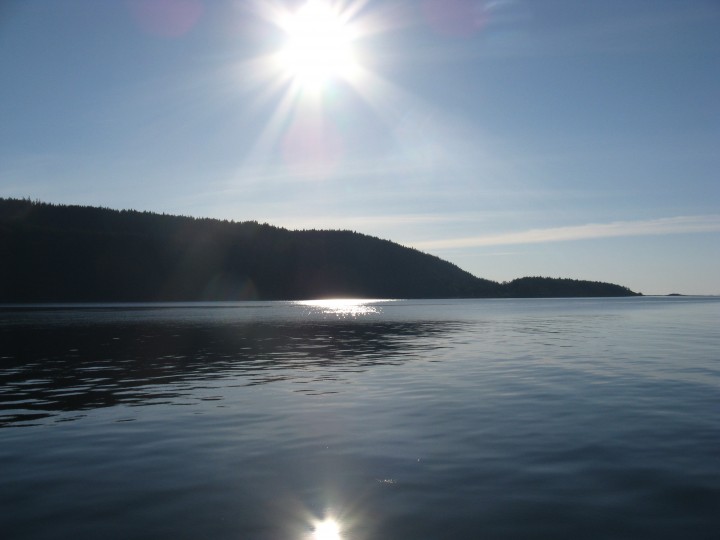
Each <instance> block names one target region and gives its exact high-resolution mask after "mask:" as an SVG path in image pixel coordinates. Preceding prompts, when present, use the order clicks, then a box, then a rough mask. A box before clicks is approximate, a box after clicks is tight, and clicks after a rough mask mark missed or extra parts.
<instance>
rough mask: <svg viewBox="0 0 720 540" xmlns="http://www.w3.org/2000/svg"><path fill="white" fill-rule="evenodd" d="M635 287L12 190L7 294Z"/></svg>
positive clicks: (103, 297)
mask: <svg viewBox="0 0 720 540" xmlns="http://www.w3.org/2000/svg"><path fill="white" fill-rule="evenodd" d="M632 294H634V293H633V292H632V291H630V290H629V289H626V288H625V287H620V286H618V285H612V284H607V283H597V282H587V281H574V280H554V279H549V278H523V279H522V280H515V281H513V282H510V283H507V284H499V283H496V282H493V281H489V280H486V279H481V278H478V277H475V276H473V275H471V274H469V273H468V272H465V271H464V270H461V269H460V268H458V267H457V266H455V265H453V264H451V263H449V262H447V261H444V260H442V259H440V258H438V257H435V256H432V255H428V254H425V253H421V252H419V251H417V250H415V249H411V248H407V247H403V246H400V245H398V244H394V243H392V242H389V241H387V240H380V239H378V238H373V237H370V236H367V235H363V234H359V233H354V232H350V231H317V230H310V231H289V230H286V229H282V228H278V227H273V226H270V225H267V224H259V223H257V222H240V223H238V222H232V221H220V220H214V219H196V218H190V217H181V216H171V215H160V214H154V213H149V212H137V211H128V210H122V211H118V210H109V209H104V208H94V207H81V206H58V205H52V204H47V203H40V202H31V201H29V200H18V199H0V302H93V301H98V302H109V301H175V300H177V301H190V300H242V299H267V300H271V299H272V300H280V299H303V298H322V297H364V298H463V297H464V298H477V297H505V296H513V297H520V296H626V295H632Z"/></svg>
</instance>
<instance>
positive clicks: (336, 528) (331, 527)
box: [312, 519, 342, 540]
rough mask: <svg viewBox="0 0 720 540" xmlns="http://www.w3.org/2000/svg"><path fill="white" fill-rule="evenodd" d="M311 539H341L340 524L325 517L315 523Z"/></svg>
mask: <svg viewBox="0 0 720 540" xmlns="http://www.w3.org/2000/svg"><path fill="white" fill-rule="evenodd" d="M312 538H313V540H342V536H340V525H339V524H338V522H337V521H335V520H334V519H326V520H325V521H321V522H319V523H317V524H316V525H315V530H314V531H313V537H312Z"/></svg>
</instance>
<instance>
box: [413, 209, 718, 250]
mask: <svg viewBox="0 0 720 540" xmlns="http://www.w3.org/2000/svg"><path fill="white" fill-rule="evenodd" d="M702 232H720V215H707V216H678V217H671V218H660V219H651V220H647V221H614V222H612V223H589V224H587V225H575V226H571V227H553V228H549V229H530V230H528V231H521V232H513V233H504V234H494V235H485V236H473V237H466V238H450V239H447V240H431V241H427V242H418V243H416V244H414V247H416V248H418V249H455V248H468V247H483V246H503V245H514V244H541V243H546V242H566V241H570V240H589V239H593V238H613V237H623V236H658V235H666V234H687V233H702Z"/></svg>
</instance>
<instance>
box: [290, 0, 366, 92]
mask: <svg viewBox="0 0 720 540" xmlns="http://www.w3.org/2000/svg"><path fill="white" fill-rule="evenodd" d="M280 27H281V29H282V30H283V32H284V33H285V41H284V45H283V47H282V49H281V50H280V52H279V53H278V56H277V59H278V61H279V63H280V67H281V69H282V71H283V72H284V73H285V74H286V75H287V76H288V77H289V78H291V79H292V80H293V81H295V82H297V83H299V84H300V86H301V87H303V88H314V89H320V88H322V87H323V86H325V84H326V83H328V82H329V81H332V80H337V79H345V78H350V77H351V76H352V74H353V72H354V71H355V70H356V69H357V67H358V66H357V60H356V53H355V51H354V48H353V41H354V40H355V38H356V37H357V36H356V33H355V31H354V29H353V27H352V25H351V24H350V22H349V21H348V19H347V17H346V16H344V15H343V13H342V12H341V11H340V10H339V9H338V8H337V6H336V5H333V3H331V2H330V1H328V0H309V1H308V2H307V3H306V4H304V5H303V6H302V7H300V8H299V9H298V10H297V11H296V12H294V13H289V14H288V15H287V16H286V17H285V18H284V20H283V21H281V23H280Z"/></svg>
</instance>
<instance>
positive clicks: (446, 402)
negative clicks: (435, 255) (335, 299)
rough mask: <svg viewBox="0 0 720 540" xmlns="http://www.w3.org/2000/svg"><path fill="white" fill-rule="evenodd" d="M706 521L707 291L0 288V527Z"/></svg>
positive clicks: (231, 529) (719, 385)
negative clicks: (271, 298) (448, 297)
mask: <svg viewBox="0 0 720 540" xmlns="http://www.w3.org/2000/svg"><path fill="white" fill-rule="evenodd" d="M323 520H326V522H325V523H324V524H319V522H321V521H323ZM330 520H333V523H334V525H333V524H329V521H330ZM719 535H720V299H712V298H627V299H600V300H581V299H568V300H477V301H424V302H423V301H395V302H389V301H380V302H373V303H354V304H352V303H351V304H342V303H339V304H335V305H332V304H331V305H318V304H293V303H282V302H269V303H241V304H213V305H210V306H201V305H185V306H178V305H164V306H158V305H156V306H141V305H126V306H84V307H58V306H48V307H46V308H42V309H37V308H36V309H27V308H25V309H21V308H7V307H6V308H0V537H2V538H9V539H16V538H17V539H24V538H27V539H46V538H47V539H49V538H53V539H54V538H58V539H59V538H73V539H85V538H87V539H91V538H92V539H95V538H102V539H116V538H117V539H129V538H148V539H150V538H152V539H157V538H172V539H185V538H187V539H191V538H192V539H196V538H208V539H312V538H315V539H318V540H328V539H338V538H340V539H343V540H362V539H398V540H402V539H444V538H471V539H476V538H477V539H480V538H483V539H485V538H487V539H496V538H497V539H504V538H508V539H509V538H512V539H515V538H518V539H520V538H522V539H537V538H548V539H550V538H552V539H558V538H603V539H604V538H613V539H624V538H628V539H630V538H653V539H655V538H713V539H714V538H718V537H720V536H719Z"/></svg>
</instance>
